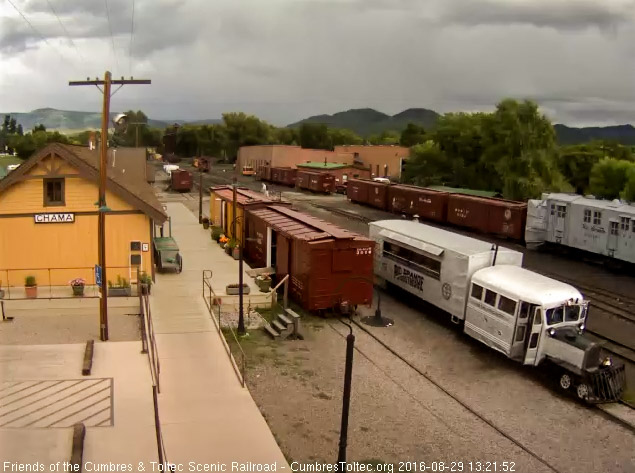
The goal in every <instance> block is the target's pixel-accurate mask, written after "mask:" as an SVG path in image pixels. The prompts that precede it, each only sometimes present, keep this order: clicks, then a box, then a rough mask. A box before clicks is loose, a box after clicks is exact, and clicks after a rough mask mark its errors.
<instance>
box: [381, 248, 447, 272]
mask: <svg viewBox="0 0 635 473" xmlns="http://www.w3.org/2000/svg"><path fill="white" fill-rule="evenodd" d="M383 255H384V256H385V257H386V258H388V259H391V260H393V261H397V262H399V263H401V264H403V265H405V266H409V267H411V268H412V269H414V270H415V271H419V272H421V273H424V274H427V275H428V276H430V277H433V278H434V279H441V261H437V260H435V259H434V258H432V257H430V256H426V255H424V254H422V253H417V252H416V251H412V250H409V249H408V248H404V247H403V246H400V245H397V244H395V243H390V242H387V241H384V251H383Z"/></svg>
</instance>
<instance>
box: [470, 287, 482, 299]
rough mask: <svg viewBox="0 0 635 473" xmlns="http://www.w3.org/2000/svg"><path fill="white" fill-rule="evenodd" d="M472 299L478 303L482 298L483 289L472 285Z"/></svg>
mask: <svg viewBox="0 0 635 473" xmlns="http://www.w3.org/2000/svg"><path fill="white" fill-rule="evenodd" d="M472 297H473V298H474V299H478V300H479V301H480V300H481V299H482V298H483V288H482V287H481V286H479V285H478V284H472Z"/></svg>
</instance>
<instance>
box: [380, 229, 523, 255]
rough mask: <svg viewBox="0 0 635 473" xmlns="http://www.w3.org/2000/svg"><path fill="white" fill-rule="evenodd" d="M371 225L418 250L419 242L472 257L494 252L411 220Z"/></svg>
mask: <svg viewBox="0 0 635 473" xmlns="http://www.w3.org/2000/svg"><path fill="white" fill-rule="evenodd" d="M369 225H371V226H375V227H377V228H379V229H380V230H387V231H388V232H393V233H395V234H397V235H396V237H397V238H398V239H403V238H408V239H410V240H412V244H411V246H414V247H415V248H417V247H418V246H420V245H418V244H417V242H421V243H424V244H428V245H434V246H438V247H439V248H441V249H447V250H451V251H454V252H456V253H459V254H462V255H466V256H470V255H476V254H479V253H485V252H490V251H492V244H491V243H488V242H486V241H483V240H477V239H476V238H471V237H467V236H464V235H460V234H458V233H454V232H450V231H447V230H442V229H440V228H436V227H432V226H430V225H426V224H424V223H417V222H413V221H411V220H379V221H377V222H371V223H370V224H369ZM502 250H504V251H514V250H510V249H509V248H504V247H499V249H498V251H502Z"/></svg>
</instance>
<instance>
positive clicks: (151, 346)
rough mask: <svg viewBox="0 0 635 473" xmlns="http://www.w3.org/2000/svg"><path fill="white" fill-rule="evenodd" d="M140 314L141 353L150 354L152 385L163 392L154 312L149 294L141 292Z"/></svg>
mask: <svg viewBox="0 0 635 473" xmlns="http://www.w3.org/2000/svg"><path fill="white" fill-rule="evenodd" d="M139 314H140V317H141V330H142V333H141V352H142V353H147V354H148V360H149V361H150V372H151V374H152V383H153V384H154V385H155V386H156V387H157V391H158V392H159V393H160V392H161V381H160V375H161V363H160V362H159V352H158V350H157V342H156V338H155V336H154V324H153V323H152V311H151V310H150V298H149V296H148V294H142V293H141V291H139Z"/></svg>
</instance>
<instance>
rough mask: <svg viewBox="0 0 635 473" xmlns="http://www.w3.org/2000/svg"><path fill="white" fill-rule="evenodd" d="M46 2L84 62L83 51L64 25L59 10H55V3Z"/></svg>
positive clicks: (47, 0)
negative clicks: (80, 50) (81, 51)
mask: <svg viewBox="0 0 635 473" xmlns="http://www.w3.org/2000/svg"><path fill="white" fill-rule="evenodd" d="M46 3H48V5H49V8H50V9H51V11H52V12H53V14H54V15H55V17H56V18H57V21H58V22H59V24H60V26H61V27H62V29H63V30H64V33H65V34H66V36H68V39H69V40H70V42H71V44H72V45H73V48H75V51H77V55H78V56H79V60H80V61H82V63H83V62H84V58H83V56H82V53H80V52H79V48H78V47H77V45H76V44H75V41H73V38H72V37H71V35H70V34H69V32H68V30H67V29H66V27H65V26H64V23H62V19H61V18H60V17H59V15H58V14H57V12H56V11H55V8H53V5H52V4H51V2H50V0H46Z"/></svg>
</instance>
